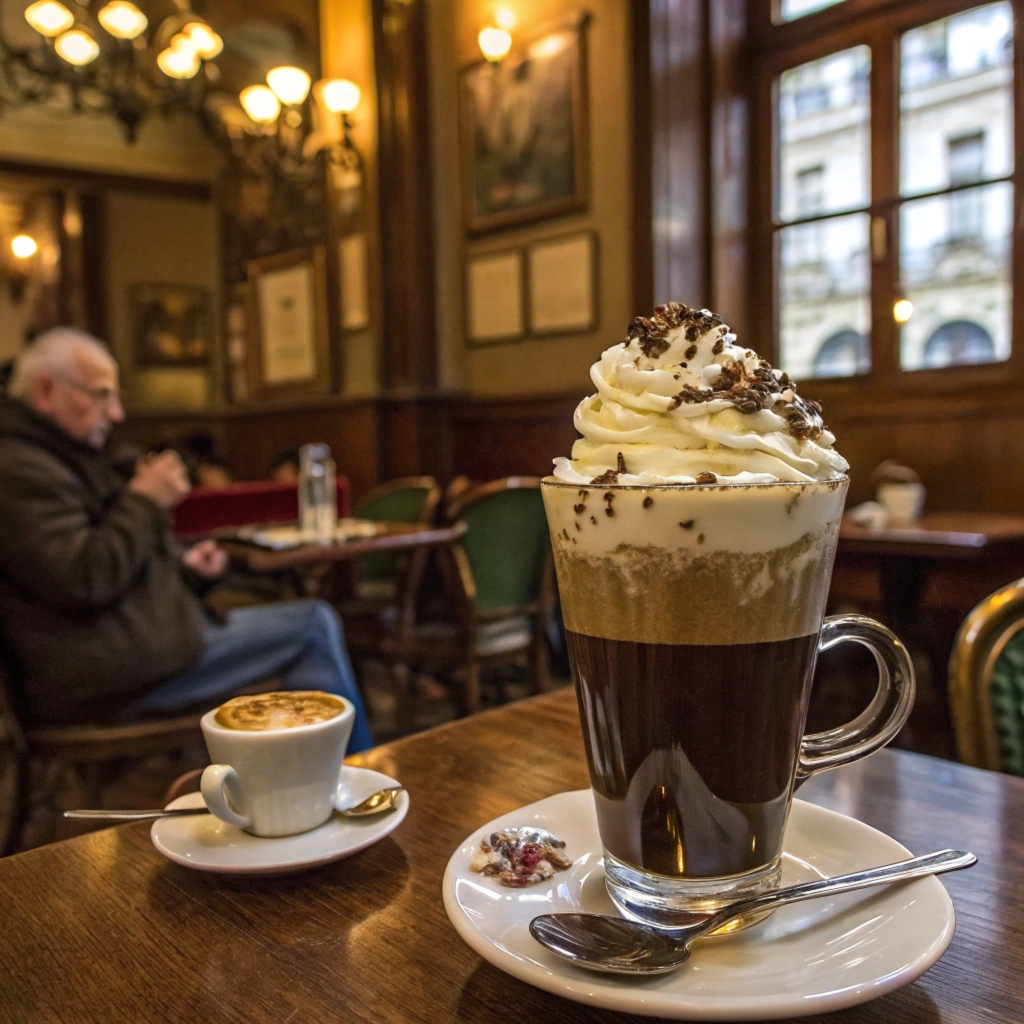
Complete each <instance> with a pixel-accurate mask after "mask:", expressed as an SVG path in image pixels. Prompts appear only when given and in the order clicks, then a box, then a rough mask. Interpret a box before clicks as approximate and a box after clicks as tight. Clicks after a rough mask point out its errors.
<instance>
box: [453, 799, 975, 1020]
mask: <svg viewBox="0 0 1024 1024" xmlns="http://www.w3.org/2000/svg"><path fill="white" fill-rule="evenodd" d="M523 825H538V826H540V827H542V828H546V829H549V830H550V831H552V832H554V833H555V835H557V836H560V837H561V838H562V839H564V840H565V842H566V853H568V854H569V856H570V857H573V858H574V860H575V863H574V864H573V866H572V867H571V868H570V869H569V870H567V871H561V872H557V873H556V874H555V876H554V878H552V879H551V881H550V882H548V883H545V884H542V885H537V886H533V887H532V888H528V889H507V888H504V887H503V886H501V885H499V884H498V883H497V882H496V881H495V880H494V879H493V878H486V877H483V876H481V875H478V874H474V873H473V872H471V871H470V870H469V862H470V860H471V859H472V856H473V853H474V852H475V851H476V850H477V849H478V848H479V843H480V838H481V837H482V836H486V835H487V834H488V833H490V832H493V831H494V830H495V829H498V828H511V827H515V826H523ZM785 850H786V853H785V854H784V864H783V884H784V885H792V884H795V883H797V882H803V881H813V880H814V879H816V878H822V877H831V876H833V875H838V874H843V873H844V872H847V871H856V870H859V869H862V868H869V867H876V866H878V865H880V864H887V863H890V862H891V861H896V860H901V859H903V858H905V857H908V856H910V854H909V853H908V852H907V850H906V849H904V847H902V846H901V845H900V844H899V843H897V842H896V840H894V839H891V838H889V836H887V835H884V834H883V833H881V832H878V831H876V830H875V829H873V828H871V827H870V826H868V825H865V824H863V823H862V822H859V821H855V820H854V819H853V818H847V817H846V816H845V815H842V814H836V813H835V812H834V811H827V810H824V809H823V808H821V807H816V806H815V805H814V804H808V803H804V802H803V801H802V800H796V801H794V803H793V810H792V813H791V814H790V819H789V825H788V827H787V829H786V841H785ZM921 852H926V851H921ZM443 891H444V906H445V910H446V911H447V912H448V917H449V918H450V919H451V922H452V924H453V925H454V926H455V930H456V931H457V932H458V933H459V935H460V936H461V937H462V938H463V939H464V940H465V941H466V942H467V943H468V944H469V945H470V946H471V947H472V948H473V949H474V950H475V951H476V952H477V953H479V954H480V956H482V957H483V958H484V959H485V960H488V961H489V962H490V963H492V964H494V966H495V967H499V968H500V969H501V970H503V971H507V972H508V973H509V974H511V975H512V976H513V977H516V978H519V979H520V980H521V981H525V982H527V983H529V984H530V985H534V986H536V987H537V988H540V989H543V990H544V991H546V992H554V993H555V994H557V995H560V996H565V997H566V998H568V999H574V1000H576V1001H577V1002H581V1003H586V1004H587V1005H589V1006H600V1007H604V1008H605V1009H609V1010H617V1011H619V1012H624V1013H639V1014H648V1015H650V1016H652V1017H668V1018H671V1019H674V1020H766V1019H772V1018H779V1017H797V1016H804V1015H808V1014H816V1013H826V1012H829V1011H832V1010H839V1009H843V1008H845V1007H847V1006H855V1005H856V1004H858V1003H863V1002H867V1001H868V1000H869V999H874V998H875V997H876V996H880V995H883V994H884V993H886V992H891V991H893V990H894V989H897V988H899V987H900V986H902V985H906V984H907V983H908V982H911V981H913V980H914V979H915V978H917V977H920V975H922V974H924V972H925V971H927V970H928V968H929V967H931V966H932V964H934V963H935V961H936V960H938V959H939V957H940V956H942V954H943V952H945V949H946V947H947V946H948V945H949V943H950V940H951V939H952V938H953V928H954V924H955V918H954V914H953V904H952V903H951V902H950V899H949V896H948V895H947V894H946V890H945V889H944V888H943V887H942V884H941V883H940V882H939V881H938V879H936V878H934V877H929V878H920V879H916V880H914V881H912V882H904V883H900V884H899V885H895V886H887V887H884V888H879V889H868V890H861V891H859V892H853V893H847V894H845V895H843V896H833V897H831V898H824V899H819V900H812V901H809V902H807V903H797V904H793V905H792V906H789V907H782V908H781V909H779V910H777V911H776V912H775V913H774V914H773V915H772V916H771V917H769V918H767V919H766V920H764V921H762V922H760V923H758V924H756V925H754V926H753V927H751V928H749V929H747V930H746V931H744V932H740V933H739V934H736V935H727V936H721V937H716V938H711V939H703V940H701V941H700V942H698V943H697V944H696V945H695V946H694V949H693V955H692V957H691V959H690V961H689V962H688V963H687V964H686V965H685V966H684V967H682V968H680V969H679V970H678V971H675V972H674V973H672V974H663V975H659V976H657V977H651V978H643V979H634V978H624V977H621V976H615V975H610V974H596V973H594V972H591V971H584V970H582V969H580V968H577V967H574V966H573V965H572V964H570V963H568V962H567V961H565V960H563V959H561V958H560V957H558V956H556V955H555V954H554V953H551V952H549V951H548V950H547V949H545V948H544V947H543V946H541V945H539V944H538V943H537V942H535V941H534V939H533V938H532V936H531V935H530V933H529V931H528V925H529V922H530V920H531V919H532V918H534V917H535V916H537V915H538V914H544V913H550V912H556V911H561V910H564V911H585V912H593V913H604V914H611V913H615V912H616V911H615V909H614V907H613V904H612V901H611V899H610V897H609V896H608V894H607V892H606V890H605V886H604V868H603V862H602V856H601V845H600V841H599V839H598V832H597V821H596V818H595V815H594V804H593V799H592V797H591V793H590V790H580V791H578V792H575V793H560V794H558V795H557V796H553V797H549V798H548V799H547V800H541V801H539V802H538V803H535V804H531V805H530V806H529V807H524V808H522V809H521V810H518V811H513V812H512V813H511V814H505V815H502V816H501V817H500V818H497V819H495V820H494V821H492V822H490V824H487V825H483V826H481V827H480V828H479V829H477V830H476V831H475V832H474V833H473V835H471V836H470V837H469V838H468V839H467V840H466V842H465V843H464V844H463V846H462V847H461V848H460V849H458V850H456V851H455V853H454V854H453V855H452V858H451V860H450V861H449V862H448V868H447V870H446V871H445V876H444V886H443ZM556 1016H557V1013H556Z"/></svg>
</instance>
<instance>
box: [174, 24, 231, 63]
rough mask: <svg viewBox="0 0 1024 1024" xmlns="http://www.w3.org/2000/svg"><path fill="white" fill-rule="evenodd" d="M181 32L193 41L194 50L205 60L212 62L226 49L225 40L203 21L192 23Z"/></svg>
mask: <svg viewBox="0 0 1024 1024" xmlns="http://www.w3.org/2000/svg"><path fill="white" fill-rule="evenodd" d="M181 31H182V33H183V34H184V35H186V36H188V38H189V39H190V40H191V41H192V48H193V49H194V50H195V51H196V54H197V55H198V56H200V57H202V58H203V60H212V59H213V58H214V57H216V56H217V54H219V53H220V52H221V50H223V49H224V40H223V39H221V37H220V36H219V35H217V33H216V32H214V31H213V29H212V28H210V26H209V25H207V24H205V23H204V22H202V21H190V22H189V23H188V24H187V25H186V26H185V27H184V28H183V29H182V30H181Z"/></svg>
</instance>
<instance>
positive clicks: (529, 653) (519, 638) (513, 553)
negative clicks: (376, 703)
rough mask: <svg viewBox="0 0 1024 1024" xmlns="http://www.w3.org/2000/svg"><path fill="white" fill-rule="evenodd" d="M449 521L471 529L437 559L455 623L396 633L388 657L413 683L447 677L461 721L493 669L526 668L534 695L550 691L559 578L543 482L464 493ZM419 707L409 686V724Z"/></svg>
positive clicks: (505, 483) (475, 706)
mask: <svg viewBox="0 0 1024 1024" xmlns="http://www.w3.org/2000/svg"><path fill="white" fill-rule="evenodd" d="M446 517H447V518H448V519H449V520H450V521H452V522H457V521H459V520H461V521H463V522H464V523H465V524H466V533H465V535H464V537H463V538H462V540H461V541H459V542H457V543H455V544H453V545H452V546H451V547H448V548H442V549H440V552H439V557H440V562H441V568H442V573H443V578H444V581H445V583H446V589H447V590H448V593H449V596H450V597H451V599H452V602H453V604H454V607H455V617H454V621H444V622H429V623H422V624H410V625H409V627H408V628H407V629H404V630H403V629H399V630H396V631H395V632H393V633H392V635H391V636H390V637H388V639H387V641H386V642H385V644H384V646H383V650H384V653H385V655H386V656H387V657H388V659H389V661H390V662H391V664H392V667H393V669H394V671H395V672H396V674H397V676H398V677H399V678H401V677H403V676H405V677H406V678H408V675H409V672H410V669H411V667H412V666H422V667H429V668H432V669H438V668H441V669H445V670H450V671H451V676H452V678H453V679H454V680H455V681H456V682H457V684H458V686H459V691H460V692H459V698H460V706H461V710H462V712H463V713H464V714H472V713H473V712H475V711H477V710H479V708H480V673H481V670H482V669H483V668H485V667H488V666H494V665H500V664H519V665H523V666H525V667H526V668H527V669H528V671H529V675H530V681H531V687H532V689H533V690H534V692H540V691H542V690H546V689H547V687H548V666H547V646H546V637H545V626H546V621H547V616H548V615H549V614H550V609H551V605H552V603H553V597H554V576H553V569H552V564H551V544H550V540H549V538H548V529H547V521H546V519H545V516H544V506H543V503H542V501H541V496H540V480H539V479H537V478H536V477H507V478H505V479H502V480H495V481H492V482H491V483H487V484H482V485H479V486H476V487H469V488H465V489H462V490H461V491H460V492H459V493H458V494H457V496H455V497H454V498H453V499H452V500H451V502H450V503H449V505H448V507H447V509H446ZM414 702H415V688H414V687H413V686H408V687H407V692H406V694H405V697H404V701H403V704H404V708H405V710H406V713H407V714H408V715H409V716H410V717H411V714H412V710H411V709H412V705H413V704H414Z"/></svg>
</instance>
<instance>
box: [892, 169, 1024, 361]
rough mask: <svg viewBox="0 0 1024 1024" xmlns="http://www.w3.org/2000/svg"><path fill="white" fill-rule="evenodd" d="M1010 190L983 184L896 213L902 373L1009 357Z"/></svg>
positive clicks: (913, 203)
mask: <svg viewBox="0 0 1024 1024" xmlns="http://www.w3.org/2000/svg"><path fill="white" fill-rule="evenodd" d="M1012 220H1013V185H1012V184H1011V183H1009V182H1003V183H1001V184H998V185H983V186H980V187H979V188H968V189H964V190H962V191H960V192H952V193H950V194H949V195H942V196H933V197H931V198H929V199H915V200H913V201H911V202H906V203H904V204H903V206H902V207H901V209H900V273H901V281H902V284H903V297H904V298H906V299H909V300H910V301H911V302H912V303H913V313H912V315H911V316H910V319H909V320H907V321H906V323H904V324H903V327H902V329H901V332H900V360H901V363H902V365H903V369H905V370H923V369H932V368H934V367H939V366H952V365H956V364H963V363H992V362H998V361H999V360H1001V359H1006V358H1007V356H1009V354H1010V306H1011V291H1010V242H1011V234H1010V226H1011V224H1012Z"/></svg>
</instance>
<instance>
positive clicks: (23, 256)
mask: <svg viewBox="0 0 1024 1024" xmlns="http://www.w3.org/2000/svg"><path fill="white" fill-rule="evenodd" d="M38 249H39V246H38V245H37V244H36V240H35V239H34V238H33V237H32V236H31V235H15V236H14V237H13V238H12V239H11V252H13V253H14V255H15V256H17V257H18V259H19V260H27V259H28V258H29V257H30V256H35V254H36V251H37V250H38Z"/></svg>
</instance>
